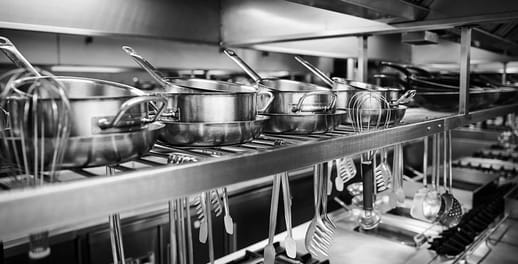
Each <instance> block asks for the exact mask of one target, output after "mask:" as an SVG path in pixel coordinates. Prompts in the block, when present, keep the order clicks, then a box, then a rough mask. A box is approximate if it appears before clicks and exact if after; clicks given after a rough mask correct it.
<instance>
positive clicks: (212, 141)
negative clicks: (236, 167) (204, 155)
mask: <svg viewBox="0 0 518 264" xmlns="http://www.w3.org/2000/svg"><path fill="white" fill-rule="evenodd" d="M266 120H268V117H264V116H261V115H258V116H257V118H256V120H252V121H234V122H224V123H219V122H218V123H206V122H197V123H192V122H188V123H186V122H171V121H163V123H164V124H165V128H164V129H163V130H161V131H160V135H159V140H160V141H163V142H165V143H167V144H170V145H175V146H193V147H214V146H224V145H234V144H241V143H245V142H248V141H251V140H252V139H254V138H256V137H258V136H259V135H260V134H261V133H262V131H263V124H264V122H265V121H266Z"/></svg>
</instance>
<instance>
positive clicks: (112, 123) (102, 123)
mask: <svg viewBox="0 0 518 264" xmlns="http://www.w3.org/2000/svg"><path fill="white" fill-rule="evenodd" d="M156 101H158V102H160V103H161V105H160V108H159V109H158V110H157V113H156V114H155V116H154V117H153V118H152V119H146V118H143V119H141V120H139V121H138V122H122V121H121V120H122V117H123V116H124V115H125V114H126V112H128V111H129V110H130V109H131V108H133V107H135V106H137V105H140V104H143V103H147V102H151V103H152V102H156ZM166 105H167V99H166V98H164V97H162V96H147V95H146V96H138V97H134V98H131V99H129V100H127V101H126V102H124V103H123V104H122V105H121V107H120V109H119V112H118V113H117V114H116V115H115V117H114V118H113V119H112V120H108V119H106V118H102V119H99V120H98V121H97V125H98V126H99V128H101V129H108V128H114V127H125V126H133V125H141V124H147V123H152V122H155V121H156V119H157V118H158V117H159V116H160V114H161V113H162V111H163V110H164V108H165V106H166Z"/></svg>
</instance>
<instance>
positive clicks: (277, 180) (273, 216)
mask: <svg viewBox="0 0 518 264" xmlns="http://www.w3.org/2000/svg"><path fill="white" fill-rule="evenodd" d="M280 187H281V176H280V175H279V174H276V175H274V176H273V187H272V199H271V204H270V227H269V230H268V244H273V238H274V236H275V228H276V224H277V209H278V206H279V189H280Z"/></svg>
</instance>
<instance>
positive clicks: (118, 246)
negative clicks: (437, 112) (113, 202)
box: [106, 166, 126, 264]
mask: <svg viewBox="0 0 518 264" xmlns="http://www.w3.org/2000/svg"><path fill="white" fill-rule="evenodd" d="M114 174H115V171H114V169H113V168H112V167H109V166H106V175H107V176H112V175H114ZM108 223H109V226H110V242H111V248H112V258H113V263H116V264H119V263H121V264H125V263H126V259H125V255H124V246H123V243H122V230H121V224H120V214H119V213H114V214H111V215H109V217H108Z"/></svg>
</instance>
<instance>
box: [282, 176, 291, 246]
mask: <svg viewBox="0 0 518 264" xmlns="http://www.w3.org/2000/svg"><path fill="white" fill-rule="evenodd" d="M281 180H282V198H283V201H284V220H285V221H286V231H287V233H288V236H289V237H292V231H291V228H292V224H291V192H290V181H289V179H288V173H287V172H283V173H282V178H281Z"/></svg>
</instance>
